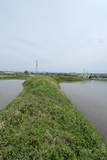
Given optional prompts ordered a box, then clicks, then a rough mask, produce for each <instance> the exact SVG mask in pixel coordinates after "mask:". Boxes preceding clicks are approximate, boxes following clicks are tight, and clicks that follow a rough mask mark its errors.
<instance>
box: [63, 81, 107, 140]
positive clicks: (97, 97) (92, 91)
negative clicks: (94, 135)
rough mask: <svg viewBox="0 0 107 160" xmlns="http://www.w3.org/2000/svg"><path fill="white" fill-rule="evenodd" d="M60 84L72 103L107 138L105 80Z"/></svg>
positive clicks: (106, 90)
mask: <svg viewBox="0 0 107 160" xmlns="http://www.w3.org/2000/svg"><path fill="white" fill-rule="evenodd" d="M60 86H61V88H62V89H63V90H64V92H65V94H66V95H67V97H68V98H69V99H70V100H71V101H72V103H73V104H75V106H76V107H77V108H78V109H79V110H80V112H82V113H83V114H84V115H85V117H86V118H87V119H89V120H91V121H92V123H93V124H94V126H95V127H96V128H97V130H98V131H99V132H100V133H101V134H102V135H103V136H104V137H105V138H106V139H107V82H106V81H95V80H92V81H82V82H72V83H61V84H60Z"/></svg>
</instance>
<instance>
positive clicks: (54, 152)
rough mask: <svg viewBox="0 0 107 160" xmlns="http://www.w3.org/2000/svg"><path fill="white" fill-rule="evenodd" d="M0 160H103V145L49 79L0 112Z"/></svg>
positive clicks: (106, 148) (30, 85) (37, 81)
mask: <svg viewBox="0 0 107 160" xmlns="http://www.w3.org/2000/svg"><path fill="white" fill-rule="evenodd" d="M0 160H107V145H106V143H105V142H104V141H103V140H102V138H101V137H100V136H99V135H98V133H97V132H96V130H95V129H94V128H93V127H92V125H91V124H90V122H89V121H87V120H86V119H85V118H84V117H83V116H82V115H81V114H80V112H79V111H77V109H75V107H74V106H73V105H72V104H71V102H70V101H69V100H68V99H67V98H66V96H65V95H64V93H63V92H62V91H61V90H60V88H59V85H58V83H57V82H56V80H54V79H53V78H51V77H49V76H36V77H32V78H30V79H29V80H27V81H26V82H25V83H24V90H23V92H22V93H21V94H20V95H19V96H18V97H17V98H16V99H15V100H14V101H13V102H12V103H11V104H9V105H8V106H7V107H6V108H5V109H3V110H1V112H0Z"/></svg>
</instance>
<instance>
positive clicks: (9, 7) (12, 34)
mask: <svg viewBox="0 0 107 160" xmlns="http://www.w3.org/2000/svg"><path fill="white" fill-rule="evenodd" d="M36 59H38V61H39V71H48V72H51V71H52V72H82V71H83V69H85V71H86V72H107V0H0V70H12V71H24V70H26V69H27V70H30V71H35V61H36Z"/></svg>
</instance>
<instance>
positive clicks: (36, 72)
mask: <svg viewBox="0 0 107 160" xmlns="http://www.w3.org/2000/svg"><path fill="white" fill-rule="evenodd" d="M35 71H36V73H38V60H36V70H35Z"/></svg>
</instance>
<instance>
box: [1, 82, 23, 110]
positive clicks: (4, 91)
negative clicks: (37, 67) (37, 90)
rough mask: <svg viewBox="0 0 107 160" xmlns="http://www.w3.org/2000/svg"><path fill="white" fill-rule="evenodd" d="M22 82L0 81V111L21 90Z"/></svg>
mask: <svg viewBox="0 0 107 160" xmlns="http://www.w3.org/2000/svg"><path fill="white" fill-rule="evenodd" d="M23 82H24V80H0V109H2V108H4V107H5V106H6V105H7V104H9V103H10V102H11V101H12V100H13V99H15V98H16V97H17V96H18V94H19V93H20V92H21V91H22V90H23V85H22V83H23Z"/></svg>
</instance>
